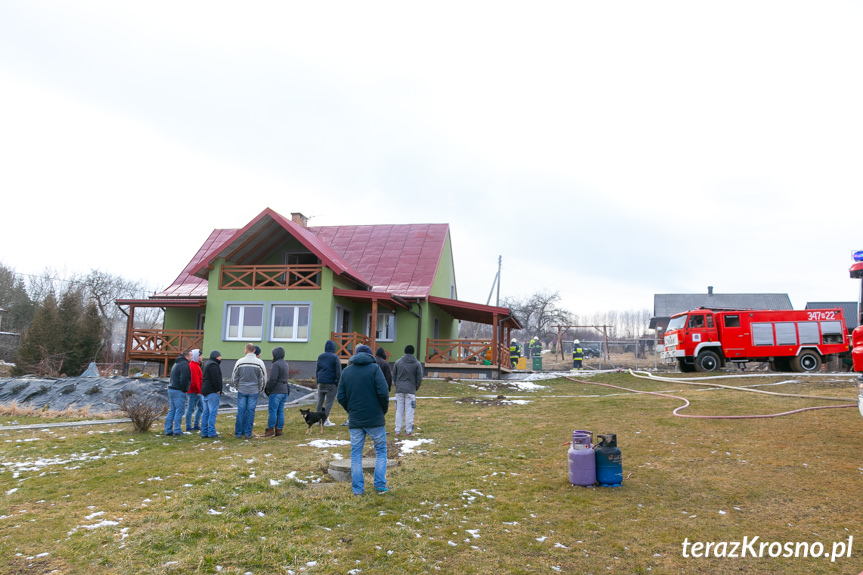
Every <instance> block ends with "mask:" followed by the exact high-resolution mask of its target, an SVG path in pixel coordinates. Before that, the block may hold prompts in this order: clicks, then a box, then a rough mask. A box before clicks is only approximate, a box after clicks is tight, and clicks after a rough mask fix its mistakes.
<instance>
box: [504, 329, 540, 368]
mask: <svg viewBox="0 0 863 575" xmlns="http://www.w3.org/2000/svg"><path fill="white" fill-rule="evenodd" d="M523 351H524V353H525V356H526V357H528V358H530V357H539V356H541V355H542V342H541V341H539V338H538V337H536V336H533V339H532V340H530V341H529V342H528V343H526V344H524V350H523ZM521 352H522V347H521V344H520V343H518V340H517V339H516V338H512V341H510V342H509V363H510V367H511V368H512V369H515V367H516V365H518V358H520V357H521Z"/></svg>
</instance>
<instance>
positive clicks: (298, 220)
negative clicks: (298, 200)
mask: <svg viewBox="0 0 863 575" xmlns="http://www.w3.org/2000/svg"><path fill="white" fill-rule="evenodd" d="M291 220H293V222H294V223H295V224H297V225H298V226H302V227H304V228H307V227H309V218H307V217H306V216H304V215H303V214H301V213H300V212H291Z"/></svg>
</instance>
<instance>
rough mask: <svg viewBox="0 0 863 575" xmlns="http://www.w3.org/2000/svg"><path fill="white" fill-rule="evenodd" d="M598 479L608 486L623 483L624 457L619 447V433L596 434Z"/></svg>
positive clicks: (595, 450) (600, 482) (601, 483)
mask: <svg viewBox="0 0 863 575" xmlns="http://www.w3.org/2000/svg"><path fill="white" fill-rule="evenodd" d="M596 437H597V438H598V440H599V441H597V443H596V447H595V448H594V450H593V451H594V453H595V454H596V481H597V482H598V483H599V484H600V485H605V486H606V487H617V486H619V485H621V484H622V483H623V458H622V456H621V454H620V448H619V447H617V434H616V433H606V434H604V435H597V436H596Z"/></svg>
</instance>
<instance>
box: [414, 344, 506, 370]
mask: <svg viewBox="0 0 863 575" xmlns="http://www.w3.org/2000/svg"><path fill="white" fill-rule="evenodd" d="M493 345H494V342H492V341H490V340H487V339H431V338H430V339H428V340H427V343H426V359H425V364H426V367H482V366H486V367H495V368H496V367H497V365H496V362H493V360H492V353H491V351H492V346H493ZM498 357H500V359H501V361H500V363H501V367H503V368H504V369H506V370H509V348H508V347H506V346H505V345H503V344H498ZM486 361H487V362H489V363H485V362H486Z"/></svg>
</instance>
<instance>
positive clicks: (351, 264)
mask: <svg viewBox="0 0 863 575" xmlns="http://www.w3.org/2000/svg"><path fill="white" fill-rule="evenodd" d="M448 233H449V225H448V224H403V225H379V226H319V227H313V228H304V227H302V226H300V225H298V224H296V223H294V222H293V221H292V220H290V219H288V218H285V217H284V216H282V215H280V214H278V213H276V212H274V211H273V210H271V209H270V208H267V209H265V210H264V211H263V212H261V213H260V214H258V216H257V217H255V219H253V220H252V221H251V222H249V223H248V224H247V225H246V226H245V227H243V228H242V229H239V230H237V229H223V230H214V231H213V233H211V234H210V237H209V238H207V241H206V242H204V245H203V246H201V248H200V249H199V250H198V253H197V254H195V257H194V258H192V261H190V262H189V264H188V265H187V266H186V268H185V269H184V270H183V272H182V273H181V274H180V275H179V276H178V277H177V279H176V280H174V282H173V283H172V284H171V285H170V286H169V287H168V288H166V289H165V290H164V291H162V292H160V293H158V294H156V295H154V296H153V297H154V298H176V297H206V296H207V279H206V278H207V270H208V266H209V264H210V262H212V261H213V260H214V259H216V258H218V257H225V258H228V259H231V260H233V261H258V260H260V259H261V258H263V257H265V256H266V255H267V254H269V253H270V252H271V251H272V250H273V249H274V248H275V247H276V246H277V245H279V244H280V243H281V242H282V241H284V238H285V235H286V234H290V235H292V236H293V237H295V238H296V239H297V240H299V241H300V242H301V243H302V244H303V245H304V246H306V247H307V248H308V249H309V250H310V251H311V252H312V253H314V254H315V255H316V256H317V257H318V258H320V259H321V261H322V262H323V264H324V265H326V266H327V267H329V268H330V269H332V270H333V271H335V272H336V273H338V274H340V275H342V274H344V275H347V276H348V277H350V278H351V279H352V280H353V281H354V282H355V283H357V284H359V285H360V286H361V287H369V288H371V289H372V290H374V291H381V292H386V293H390V294H394V295H399V296H405V297H428V295H429V293H430V292H431V287H432V284H433V283H434V277H435V272H436V271H437V267H438V263H439V262H440V258H441V255H442V254H443V249H444V245H445V243H446V237H447V234H448Z"/></svg>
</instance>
